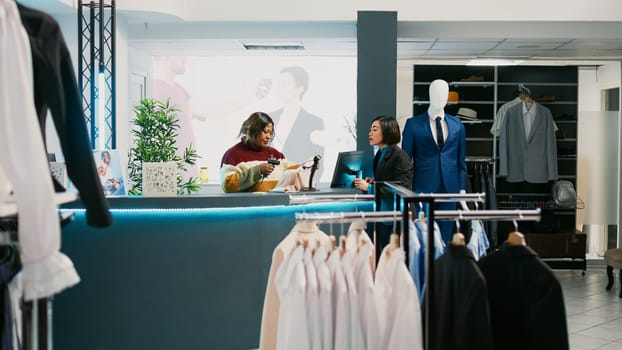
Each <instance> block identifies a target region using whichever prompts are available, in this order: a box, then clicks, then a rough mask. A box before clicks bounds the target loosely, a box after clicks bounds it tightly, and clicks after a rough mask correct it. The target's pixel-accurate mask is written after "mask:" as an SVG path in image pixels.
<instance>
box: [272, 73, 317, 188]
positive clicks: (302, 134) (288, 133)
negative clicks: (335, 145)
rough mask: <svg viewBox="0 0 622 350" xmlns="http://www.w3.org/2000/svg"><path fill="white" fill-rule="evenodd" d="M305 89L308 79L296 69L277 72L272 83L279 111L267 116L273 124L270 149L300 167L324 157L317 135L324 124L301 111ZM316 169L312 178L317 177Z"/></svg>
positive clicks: (306, 88)
mask: <svg viewBox="0 0 622 350" xmlns="http://www.w3.org/2000/svg"><path fill="white" fill-rule="evenodd" d="M308 89H309V75H308V74H307V71H306V70H305V69H304V68H302V67H299V66H289V67H285V68H283V69H281V71H280V74H279V77H278V79H277V80H276V82H275V86H274V93H275V94H276V96H277V98H279V99H280V100H281V101H282V103H283V107H282V108H280V109H278V110H276V111H274V112H272V113H270V116H271V117H272V119H273V120H274V124H275V130H276V135H275V140H274V141H273V145H274V147H276V148H277V149H280V150H281V152H283V154H285V156H286V157H287V159H288V160H290V161H293V162H299V163H302V162H304V161H306V160H309V159H312V158H313V156H314V155H316V154H317V155H320V156H322V157H323V156H324V146H323V145H322V144H321V139H320V138H321V135H320V132H322V131H323V130H324V121H323V120H322V119H321V118H320V117H318V116H316V115H313V114H311V113H309V112H308V111H307V110H305V109H304V107H303V106H302V99H303V97H304V95H305V93H306V92H307V90H308ZM321 171H322V168H320V169H319V170H318V171H317V172H316V174H315V176H314V178H315V179H319V178H320V177H321Z"/></svg>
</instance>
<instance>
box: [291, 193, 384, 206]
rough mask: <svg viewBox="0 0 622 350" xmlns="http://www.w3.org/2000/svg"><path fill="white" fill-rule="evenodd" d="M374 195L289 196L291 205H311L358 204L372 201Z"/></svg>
mask: <svg viewBox="0 0 622 350" xmlns="http://www.w3.org/2000/svg"><path fill="white" fill-rule="evenodd" d="M372 200H374V195H373V194H360V193H353V194H310V195H308V194H291V195H290V196H289V204H309V203H321V202H335V201H339V202H357V201H372Z"/></svg>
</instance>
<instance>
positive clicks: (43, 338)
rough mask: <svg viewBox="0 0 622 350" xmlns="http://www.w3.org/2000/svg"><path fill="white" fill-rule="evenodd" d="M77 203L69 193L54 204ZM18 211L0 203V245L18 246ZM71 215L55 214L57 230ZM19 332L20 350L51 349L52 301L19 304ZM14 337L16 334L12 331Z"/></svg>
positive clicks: (10, 203) (56, 197)
mask: <svg viewBox="0 0 622 350" xmlns="http://www.w3.org/2000/svg"><path fill="white" fill-rule="evenodd" d="M75 199H77V195H76V194H75V193H71V192H63V193H57V194H55V195H54V201H55V203H56V204H57V206H58V205H60V204H63V203H68V202H71V201H74V200H75ZM17 215H18V210H17V205H16V203H15V202H14V201H7V200H2V201H0V244H5V245H6V244H13V245H18V244H19V242H18V234H17V233H18V217H17ZM73 219H74V213H73V212H70V211H61V212H59V223H60V226H61V228H63V227H65V226H66V225H68V224H69V223H71V222H72V221H73ZM20 306H21V309H22V332H21V339H20V340H19V341H18V344H20V345H21V349H22V350H48V349H52V345H53V341H52V298H51V297H49V298H41V299H37V300H32V301H23V300H22V301H21V305H20ZM13 334H14V335H15V334H16V332H15V331H14V332H13Z"/></svg>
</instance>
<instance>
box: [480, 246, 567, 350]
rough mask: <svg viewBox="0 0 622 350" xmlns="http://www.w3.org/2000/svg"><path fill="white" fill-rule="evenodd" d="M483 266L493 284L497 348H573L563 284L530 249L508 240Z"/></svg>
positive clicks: (490, 288)
mask: <svg viewBox="0 0 622 350" xmlns="http://www.w3.org/2000/svg"><path fill="white" fill-rule="evenodd" d="M479 267H480V270H481V271H482V273H483V274H484V276H485V277H486V283H487V284H488V300H489V305H490V316H491V322H492V330H493V335H494V341H495V349H505V350H524V349H530V350H538V349H542V350H545V349H546V350H549V349H556V350H565V349H568V346H569V345H568V330H567V326H566V311H565V309H564V298H563V295H562V289H561V285H560V283H559V281H558V280H557V278H556V277H555V275H554V274H553V271H552V270H551V269H550V268H549V267H548V266H547V265H546V264H545V263H544V262H542V260H540V258H538V256H537V255H536V253H535V252H534V251H533V250H531V248H529V247H527V246H509V245H507V243H504V244H503V245H502V246H501V248H500V249H499V250H498V251H496V252H494V253H492V254H490V255H487V256H485V257H483V258H482V259H481V260H480V261H479Z"/></svg>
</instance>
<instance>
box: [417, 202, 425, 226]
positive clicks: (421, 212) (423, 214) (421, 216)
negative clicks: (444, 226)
mask: <svg viewBox="0 0 622 350" xmlns="http://www.w3.org/2000/svg"><path fill="white" fill-rule="evenodd" d="M419 209H420V211H419V217H418V219H419V221H421V222H425V211H424V210H423V202H419Z"/></svg>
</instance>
